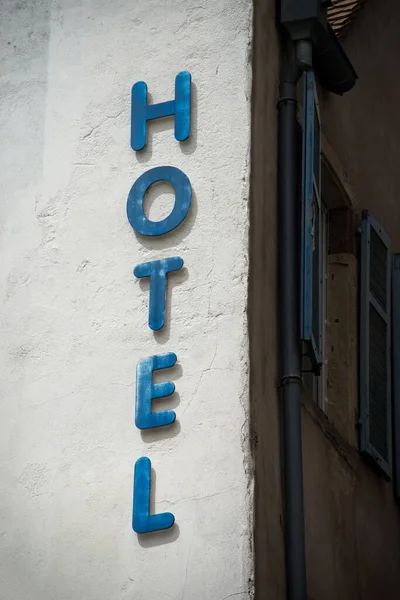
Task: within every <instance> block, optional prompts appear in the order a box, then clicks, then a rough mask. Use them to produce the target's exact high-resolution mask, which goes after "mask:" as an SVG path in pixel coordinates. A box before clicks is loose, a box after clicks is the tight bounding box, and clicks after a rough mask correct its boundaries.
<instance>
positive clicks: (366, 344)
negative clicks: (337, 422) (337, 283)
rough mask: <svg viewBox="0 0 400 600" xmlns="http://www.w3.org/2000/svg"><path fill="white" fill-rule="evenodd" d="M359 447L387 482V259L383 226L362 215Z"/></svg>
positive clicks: (389, 464)
mask: <svg viewBox="0 0 400 600" xmlns="http://www.w3.org/2000/svg"><path fill="white" fill-rule="evenodd" d="M360 301H361V307H360V443H361V451H362V452H364V453H366V454H368V455H369V456H370V457H371V458H372V459H373V460H374V461H375V463H376V464H377V465H378V466H379V467H380V469H381V470H382V471H383V472H384V473H385V474H386V475H387V476H388V477H391V472H392V447H391V443H392V436H391V427H392V419H391V349H390V339H391V325H390V321H391V315H390V310H391V254H390V238H389V235H388V234H387V232H386V231H385V229H384V228H383V227H382V225H381V224H380V223H379V222H378V221H377V220H376V219H375V218H374V217H373V216H372V215H371V213H369V212H368V211H364V212H363V217H362V230H361V290H360Z"/></svg>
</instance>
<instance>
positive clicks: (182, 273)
mask: <svg viewBox="0 0 400 600" xmlns="http://www.w3.org/2000/svg"><path fill="white" fill-rule="evenodd" d="M188 279H189V272H188V269H186V267H182V269H180V270H179V271H176V272H174V273H170V274H169V275H168V278H167V289H166V298H165V318H164V326H163V327H162V328H161V329H158V330H157V331H153V335H154V339H155V340H156V342H157V343H158V344H162V345H165V344H167V343H168V342H169V338H170V335H171V312H172V302H173V297H172V296H173V294H172V290H173V288H174V287H175V286H180V285H182V284H183V283H184V282H185V281H187V280H188ZM138 283H139V286H140V289H141V292H142V293H143V294H144V296H145V298H146V301H147V306H146V323H145V325H144V326H145V327H146V328H147V329H148V328H149V326H148V323H147V319H148V314H149V302H150V278H149V277H144V278H143V279H139V280H138ZM175 303H176V300H175ZM178 361H179V356H178ZM175 368H176V367H174V368H173V369H175ZM173 369H172V372H174V370H173Z"/></svg>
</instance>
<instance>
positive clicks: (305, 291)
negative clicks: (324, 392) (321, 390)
mask: <svg viewBox="0 0 400 600" xmlns="http://www.w3.org/2000/svg"><path fill="white" fill-rule="evenodd" d="M303 86H304V101H303V102H304V113H303V173H302V211H301V212H302V226H301V288H302V289H301V318H300V325H301V339H302V340H303V341H304V342H305V344H306V349H307V353H308V355H309V357H310V359H311V364H312V367H313V371H314V373H315V374H317V375H319V373H320V369H321V364H322V327H323V323H322V298H321V297H320V296H321V293H322V285H321V283H322V276H323V275H322V259H323V256H322V227H321V121H320V117H319V108H318V98H317V92H316V86H315V80H314V75H313V73H306V74H305V75H304V79H303Z"/></svg>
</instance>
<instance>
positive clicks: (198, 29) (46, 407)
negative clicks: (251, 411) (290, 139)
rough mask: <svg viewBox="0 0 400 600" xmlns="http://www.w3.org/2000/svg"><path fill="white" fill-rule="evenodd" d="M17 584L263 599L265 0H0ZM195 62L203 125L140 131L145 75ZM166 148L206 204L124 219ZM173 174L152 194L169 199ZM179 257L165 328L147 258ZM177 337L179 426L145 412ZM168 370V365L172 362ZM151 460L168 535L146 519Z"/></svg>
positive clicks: (5, 582) (159, 86)
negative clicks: (256, 349) (260, 294)
mask: <svg viewBox="0 0 400 600" xmlns="http://www.w3.org/2000/svg"><path fill="white" fill-rule="evenodd" d="M0 29H1V32H0V33H1V35H0V78H1V89H2V95H1V104H0V128H1V137H2V144H1V148H0V152H1V157H0V158H1V160H0V164H1V182H2V202H1V205H0V211H1V215H0V228H1V239H0V256H1V267H0V281H1V283H0V302H1V307H0V327H1V332H2V343H1V347H0V364H1V373H2V376H1V383H0V394H1V403H0V479H1V500H0V536H1V544H0V572H1V574H2V575H1V582H0V595H1V597H4V598H7V599H8V600H28V599H29V600H83V599H85V600H92V599H93V600H94V599H96V600H156V599H157V600H167V599H174V600H200V599H201V600H223V599H225V600H226V599H227V598H231V597H235V598H237V599H238V600H244V599H247V598H250V597H252V551H251V530H252V524H251V514H252V477H251V471H252V469H251V464H250V461H249V458H248V457H249V453H248V348H247V323H246V304H247V263H248V250H247V235H248V214H247V212H248V176H249V138H250V88H251V68H250V64H249V61H250V41H251V2H250V1H249V0H239V1H238V2H234V3H232V2H228V0H207V1H206V2H203V3H198V2H195V1H194V0H186V1H182V2H172V1H171V0H146V1H145V0H140V1H137V2H130V1H128V0H119V1H118V2H116V3H110V2H108V1H105V0H97V1H96V2H90V1H89V0H79V1H78V0H66V1H61V0H59V1H58V2H57V1H54V2H52V1H50V0H31V1H23V0H6V2H3V3H2V4H1V7H0ZM183 69H187V70H189V71H190V72H191V73H192V77H193V102H192V109H193V130H192V137H191V139H190V140H188V141H187V142H185V143H182V144H179V143H178V142H176V141H175V139H174V137H173V121H172V120H162V121H158V122H156V123H153V124H151V125H150V127H149V137H148V146H147V148H146V150H144V151H142V152H141V153H137V154H135V153H134V152H133V151H132V150H131V149H130V147H129V128H130V88H131V85H132V84H133V83H134V82H135V81H138V80H140V79H144V80H145V81H146V82H147V84H148V86H149V92H150V94H151V97H152V100H153V101H155V102H159V101H165V100H169V99H171V98H172V97H173V85H174V78H175V75H176V74H177V72H179V71H180V70H183ZM162 164H167V165H169V164H170V165H174V166H176V167H178V168H180V169H182V170H183V171H184V172H185V173H186V174H187V175H188V177H189V178H190V180H191V183H192V187H193V192H194V200H193V207H192V210H191V213H190V216H189V217H188V218H187V219H186V221H185V222H184V224H183V225H182V226H181V227H180V228H179V229H177V230H176V231H175V232H172V233H171V234H168V235H166V236H163V237H161V238H160V239H149V238H140V237H139V236H137V235H135V233H134V231H133V230H132V229H131V227H130V225H129V223H128V221H127V218H126V214H125V205H126V197H127V195H128V192H129V189H130V187H131V185H132V184H133V182H134V181H135V179H136V178H137V177H138V176H139V175H140V174H142V173H143V172H144V171H145V170H147V169H149V168H152V167H155V166H160V165H162ZM172 202H173V197H172V194H171V193H170V190H168V188H165V189H164V188H163V187H162V186H158V187H156V188H155V189H154V190H153V191H152V193H151V194H150V196H149V201H148V204H147V210H148V214H149V216H150V218H153V219H159V218H163V217H164V216H166V214H168V212H169V210H170V209H171V206H172ZM174 255H179V256H181V257H182V258H183V259H184V261H185V269H184V270H183V271H181V272H179V273H177V274H174V275H173V276H171V278H170V286H169V292H168V305H167V325H166V326H165V328H164V330H162V331H161V332H159V333H158V334H156V335H154V334H153V333H152V332H151V331H150V330H149V328H148V326H147V316H148V314H147V306H148V283H146V282H145V281H144V282H138V281H135V280H134V277H133V274H132V270H133V267H134V266H135V265H137V264H138V263H140V262H142V261H147V260H151V259H156V258H162V257H168V256H174ZM167 351H173V352H176V354H177V356H178V366H177V367H176V368H175V369H174V370H172V371H171V373H170V374H169V375H170V376H169V377H168V378H170V379H172V380H173V381H175V383H176V387H177V393H176V394H175V395H174V396H173V397H172V398H171V399H170V400H167V401H163V402H159V403H158V407H159V408H161V406H162V407H163V408H175V410H176V412H177V418H178V421H177V423H176V425H174V426H173V427H172V428H169V429H167V430H160V431H157V432H151V431H147V432H143V433H140V432H139V430H138V429H136V428H135V426H134V419H133V414H134V384H135V367H136V363H137V362H138V360H139V359H140V358H143V357H145V356H147V355H150V354H153V353H158V352H167ZM165 375H166V373H164V378H165ZM142 455H146V456H149V458H150V459H151V460H152V465H153V468H154V475H153V484H155V485H153V490H152V491H153V498H152V507H153V509H154V510H156V511H157V512H162V511H164V510H169V511H172V512H173V513H174V514H175V517H176V523H177V525H176V526H175V527H174V528H173V529H172V530H170V531H169V532H164V533H161V534H155V535H152V536H144V537H141V538H140V539H139V538H138V537H137V536H136V535H135V534H134V533H133V532H132V530H131V524H130V520H131V504H132V478H133V465H134V462H135V460H136V459H137V458H139V457H140V456H142Z"/></svg>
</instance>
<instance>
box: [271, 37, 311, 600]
mask: <svg viewBox="0 0 400 600" xmlns="http://www.w3.org/2000/svg"><path fill="white" fill-rule="evenodd" d="M295 50H296V57H295V59H292V60H291V61H290V62H289V63H288V65H287V66H286V67H285V68H284V69H283V72H282V75H281V81H280V87H279V103H278V115H279V120H278V205H279V206H278V223H279V259H278V261H279V269H278V272H279V288H278V289H279V308H280V314H279V339H280V341H281V343H280V390H281V403H282V437H283V484H284V492H283V495H284V535H285V555H286V595H287V599H288V600H306V598H307V583H306V561H305V542H304V510H303V459H302V442H301V440H302V436H301V391H302V380H301V345H300V327H299V320H300V319H299V317H300V308H299V307H300V290H299V281H300V278H299V265H300V261H299V247H300V245H299V230H300V228H299V223H298V214H299V213H298V197H299V196H298V178H297V172H298V166H297V165H298V163H297V144H298V142H297V134H296V131H297V115H296V113H297V96H296V89H297V83H298V81H299V79H300V77H301V74H302V72H303V71H305V70H308V69H310V68H311V64H312V46H311V42H308V41H301V42H297V43H296V48H295Z"/></svg>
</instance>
